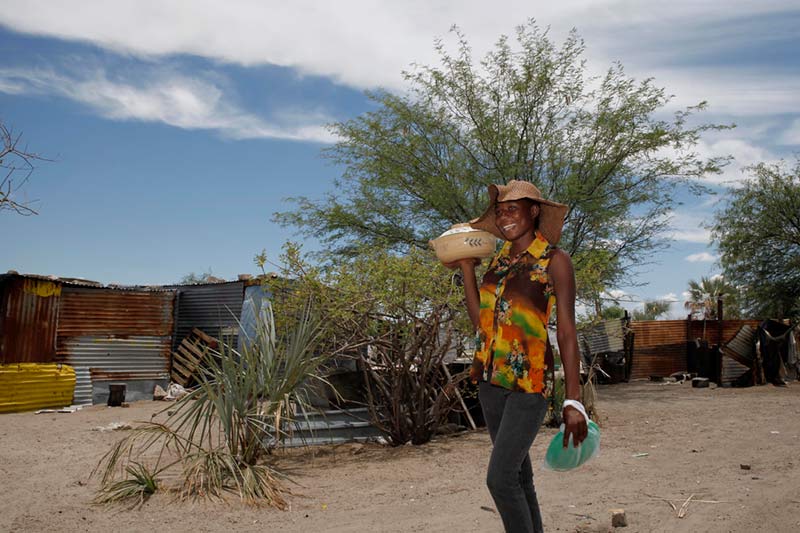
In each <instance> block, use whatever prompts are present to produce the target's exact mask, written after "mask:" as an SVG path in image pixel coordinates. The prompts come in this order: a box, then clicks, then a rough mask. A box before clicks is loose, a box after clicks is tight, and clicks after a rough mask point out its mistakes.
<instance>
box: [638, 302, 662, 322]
mask: <svg viewBox="0 0 800 533" xmlns="http://www.w3.org/2000/svg"><path fill="white" fill-rule="evenodd" d="M669 308H670V302H668V301H667V300H647V301H645V302H644V309H635V310H634V311H633V315H632V316H631V318H632V319H633V320H657V319H658V317H660V316H662V315H665V314H667V313H668V312H669Z"/></svg>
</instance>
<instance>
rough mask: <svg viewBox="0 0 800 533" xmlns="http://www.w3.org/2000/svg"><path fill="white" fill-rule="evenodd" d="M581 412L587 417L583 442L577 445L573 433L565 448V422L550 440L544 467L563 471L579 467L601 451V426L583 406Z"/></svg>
mask: <svg viewBox="0 0 800 533" xmlns="http://www.w3.org/2000/svg"><path fill="white" fill-rule="evenodd" d="M578 410H579V411H581V414H583V416H584V417H585V418H586V424H587V426H588V430H589V431H588V433H587V435H586V438H585V439H584V440H583V442H581V443H580V445H578V447H575V445H574V444H573V442H572V435H570V436H569V444H568V446H567V447H566V448H564V424H561V428H559V431H558V433H556V436H555V437H553V440H551V441H550V445H549V446H548V447H547V453H546V454H545V456H544V467H545V469H547V470H556V471H558V472H563V471H566V470H572V469H573V468H578V467H579V466H581V465H582V464H583V463H585V462H586V461H588V460H589V459H591V458H592V457H594V456H595V455H597V454H598V453H599V452H600V428H599V427H597V424H595V423H594V422H593V421H592V420H589V417H588V416H587V415H586V411H584V410H583V406H581V408H580V409H578Z"/></svg>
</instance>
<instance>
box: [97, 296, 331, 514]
mask: <svg viewBox="0 0 800 533" xmlns="http://www.w3.org/2000/svg"><path fill="white" fill-rule="evenodd" d="M319 324H320V323H319V320H318V319H317V318H315V317H314V316H313V315H312V313H311V310H310V308H309V307H306V308H305V310H304V311H303V314H302V316H301V317H299V319H298V320H297V321H296V322H295V324H294V327H293V328H292V329H291V330H290V331H287V332H286V334H284V335H282V336H280V337H279V336H278V335H277V332H276V331H275V321H274V317H273V316H272V310H271V308H269V307H268V308H267V309H265V310H263V311H262V313H261V314H260V315H259V317H258V318H257V321H256V332H255V335H254V336H253V337H252V338H246V339H244V342H243V343H242V349H241V350H236V349H234V348H233V347H232V346H231V345H230V344H229V343H225V342H220V343H219V347H218V348H217V349H215V350H211V349H209V350H208V352H207V353H206V357H205V359H204V366H203V370H202V371H201V372H200V373H199V375H197V376H196V378H197V380H198V383H199V384H198V386H197V388H196V389H194V390H193V391H191V392H190V393H189V394H188V395H187V396H185V397H183V398H182V399H181V400H179V401H178V402H177V403H176V404H175V405H174V406H170V408H169V410H170V412H171V414H168V417H167V419H166V420H165V421H164V422H163V423H157V422H150V423H145V424H142V425H140V426H139V427H137V428H135V429H134V430H132V431H131V433H130V434H129V435H128V436H127V437H125V438H124V439H122V440H120V441H119V442H117V443H116V444H115V445H114V447H113V448H112V449H111V450H110V451H109V452H108V453H107V454H106V455H105V456H104V457H103V458H102V459H101V461H100V463H99V464H98V469H99V470H102V472H103V475H102V485H103V490H107V489H108V488H109V487H110V486H112V484H113V483H114V482H115V481H116V479H117V478H118V477H119V475H120V474H121V473H123V472H125V471H127V468H128V467H129V466H130V465H132V464H134V463H136V462H139V461H143V460H145V458H148V459H150V460H151V461H153V463H154V468H155V469H159V471H168V472H169V473H170V474H174V475H176V476H177V477H178V483H177V486H176V487H174V490H175V491H176V492H177V494H178V495H179V497H181V498H186V497H191V496H208V497H221V496H222V495H223V494H224V493H226V492H233V493H235V494H237V495H238V496H239V497H240V498H242V499H243V500H246V501H248V502H266V503H268V504H271V505H275V506H277V507H280V508H283V507H285V506H286V501H285V499H284V498H283V494H285V493H287V492H288V490H287V489H286V488H284V486H283V485H282V483H281V479H282V478H284V476H282V475H281V474H280V473H279V472H277V471H276V470H275V469H273V468H272V467H271V466H269V465H268V464H260V463H259V462H260V461H261V460H262V459H264V458H265V456H266V455H267V454H268V452H269V451H270V449H271V447H272V446H274V445H275V443H276V442H279V441H280V440H281V438H283V436H284V433H283V430H282V429H281V427H283V426H284V424H282V423H281V420H282V419H283V420H291V419H292V417H293V416H294V414H293V410H294V408H295V407H296V406H301V407H302V406H305V405H307V403H308V398H307V393H306V392H305V389H304V387H303V385H304V384H305V383H307V382H308V381H310V380H322V381H324V379H323V378H321V377H319V375H318V372H317V371H318V369H319V367H320V366H321V365H322V364H323V363H324V362H325V361H326V360H327V357H326V356H325V355H320V354H318V353H315V347H316V344H317V341H318V339H319V331H320V328H319ZM302 410H303V411H305V409H302ZM164 411H166V409H165V410H163V411H162V413H163V412H164ZM159 414H160V413H159ZM156 416H158V414H157V415H156ZM163 463H166V466H161V465H162V464H163Z"/></svg>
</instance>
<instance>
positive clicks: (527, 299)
mask: <svg viewBox="0 0 800 533" xmlns="http://www.w3.org/2000/svg"><path fill="white" fill-rule="evenodd" d="M510 249H511V243H510V242H506V243H505V244H504V245H503V247H502V248H501V249H500V251H499V252H498V253H497V255H495V257H494V258H493V259H492V262H491V263H490V264H489V270H487V271H486V274H485V275H484V276H483V282H482V284H481V287H480V300H481V301H480V325H479V327H478V336H477V339H476V350H475V358H474V359H473V361H472V368H471V369H470V378H471V379H472V381H473V382H477V381H479V380H483V381H489V382H490V383H491V384H493V385H497V386H500V387H503V388H506V389H510V390H514V391H522V392H531V393H541V394H544V395H545V396H547V395H548V394H549V393H550V391H551V390H552V379H553V377H552V376H553V374H552V369H553V352H552V350H551V349H550V343H549V342H548V340H547V322H548V320H549V319H550V312H551V310H552V308H553V304H554V303H555V294H554V293H553V286H552V283H551V280H550V277H549V275H548V273H547V266H548V265H549V263H550V252H551V251H552V250H553V247H551V246H550V244H549V243H548V242H547V240H546V239H545V238H544V237H543V236H542V235H541V234H540V233H539V232H538V231H537V232H536V238H535V239H534V240H533V242H532V243H531V245H530V246H529V247H528V248H527V249H526V250H525V251H523V252H522V253H520V254H519V255H518V256H516V257H510V255H509V252H510Z"/></svg>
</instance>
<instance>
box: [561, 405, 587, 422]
mask: <svg viewBox="0 0 800 533" xmlns="http://www.w3.org/2000/svg"><path fill="white" fill-rule="evenodd" d="M565 407H572V408H574V409H575V410H577V411H578V412H579V413H580V414H582V415H583V418H585V419H586V423H587V424H588V423H589V415H587V414H586V408H585V407H584V406H583V404H582V403H581V402H579V401H578V400H564V402H563V403H562V404H561V412H562V416H563V412H564V408H565Z"/></svg>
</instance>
